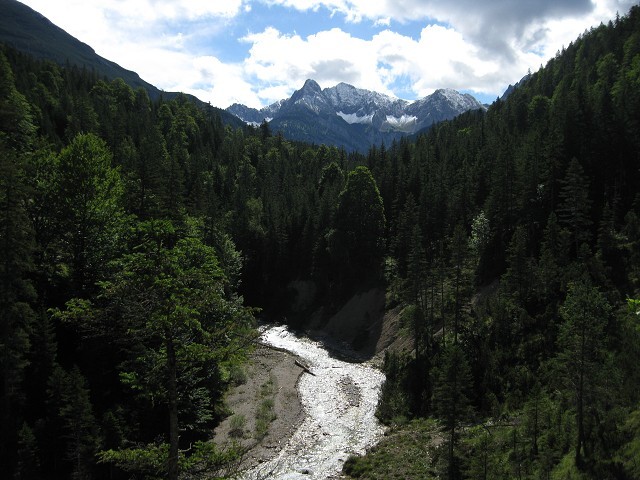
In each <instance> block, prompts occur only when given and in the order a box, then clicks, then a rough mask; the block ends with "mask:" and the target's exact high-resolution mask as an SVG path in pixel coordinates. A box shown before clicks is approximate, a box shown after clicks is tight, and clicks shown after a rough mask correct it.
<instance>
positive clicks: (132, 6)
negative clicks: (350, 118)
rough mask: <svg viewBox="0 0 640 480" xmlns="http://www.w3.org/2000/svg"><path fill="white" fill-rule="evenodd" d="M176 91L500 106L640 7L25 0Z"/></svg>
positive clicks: (511, 2)
mask: <svg viewBox="0 0 640 480" xmlns="http://www.w3.org/2000/svg"><path fill="white" fill-rule="evenodd" d="M22 1H23V3H25V4H27V5H29V6H30V7H31V8H33V9H34V10H36V11H38V12H40V13H42V14H43V15H44V16H46V17H47V18H49V19H50V20H51V21H52V22H53V23H55V24H56V25H58V26H60V27H61V28H63V29H65V30H66V31H67V32H69V33H70V34H72V35H73V36H75V37H76V38H78V39H79V40H81V41H83V42H85V43H87V44H89V45H91V46H92V47H93V48H94V49H95V50H96V52H97V53H98V54H100V55H102V56H103V57H105V58H108V59H109V60H113V61H115V62H116V63H118V64H120V65H121V66H123V67H125V68H127V69H129V70H134V71H136V72H138V73H139V74H140V76H141V77H142V78H143V79H145V80H146V81H148V82H150V83H152V84H154V85H156V86H157V87H159V88H161V89H164V90H167V91H184V92H188V93H192V94H194V95H196V96H197V97H199V98H200V99H202V100H204V101H208V102H210V103H211V104H212V105H215V106H219V107H222V108H226V107H228V106H229V105H231V104H232V103H235V102H238V103H243V104H245V105H248V106H252V107H260V106H264V105H268V104H270V103H273V102H274V101H277V100H280V99H282V98H286V97H288V96H290V95H291V94H292V93H293V91H295V90H297V89H299V88H300V87H302V85H303V83H304V81H305V80H306V79H307V78H313V79H314V80H316V81H317V82H318V83H319V84H320V85H321V86H322V87H323V88H325V87H331V86H333V85H335V84H337V83H339V82H346V83H350V84H352V85H354V86H356V87H359V88H366V89H369V90H375V91H378V92H382V93H386V94H389V95H394V96H397V97H400V98H404V99H407V100H414V99H417V98H422V97H424V96H425V95H428V94H430V93H432V92H433V91H434V90H436V89H438V88H455V89H457V90H461V91H464V92H468V93H472V94H473V95H475V96H476V97H477V98H478V99H480V100H482V101H484V102H491V101H492V100H494V99H495V98H496V97H497V96H499V95H501V94H502V92H503V91H504V89H505V88H506V87H507V86H508V85H509V84H510V83H515V82H517V81H518V80H519V79H520V78H521V77H522V76H523V75H525V74H526V73H527V71H528V70H529V69H531V70H532V71H535V70H537V69H538V68H539V67H540V65H543V64H545V63H546V62H547V60H548V59H549V58H551V57H553V56H554V55H555V53H556V52H557V51H558V50H559V49H561V48H562V46H564V45H568V44H569V42H571V41H572V40H574V39H575V38H576V37H577V36H578V35H579V34H580V33H582V32H584V31H585V30H586V29H589V28H590V27H592V26H597V25H598V24H599V23H600V22H607V21H609V20H610V19H613V18H615V15H616V12H619V13H620V14H621V15H623V14H625V13H626V12H627V11H628V10H629V8H630V7H631V5H633V4H634V3H636V2H635V1H633V0H483V1H482V2H480V1H478V0H22Z"/></svg>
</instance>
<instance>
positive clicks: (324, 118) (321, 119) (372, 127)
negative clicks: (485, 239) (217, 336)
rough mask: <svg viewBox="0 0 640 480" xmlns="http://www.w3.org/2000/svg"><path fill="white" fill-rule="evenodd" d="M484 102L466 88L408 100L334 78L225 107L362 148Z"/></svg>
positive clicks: (291, 133)
mask: <svg viewBox="0 0 640 480" xmlns="http://www.w3.org/2000/svg"><path fill="white" fill-rule="evenodd" d="M481 108H485V107H484V106H483V105H482V104H481V103H480V102H478V101H477V100H476V99H475V98H473V97H472V96H471V95H469V94H462V93H460V92H457V91H456V90H451V89H441V90H436V91H435V92H434V93H433V94H431V95H429V96H427V97H424V98H422V99H420V100H416V101H414V102H409V101H407V100H401V99H398V98H392V97H389V96H387V95H384V94H381V93H377V92H372V91H369V90H364V89H360V88H356V87H354V86H352V85H348V84H346V83H339V84H338V85H336V86H334V87H330V88H325V89H322V88H320V85H318V83H317V82H315V81H314V80H307V81H306V82H305V84H304V86H303V87H302V88H301V89H300V90H297V91H296V92H294V93H293V95H292V96H291V97H290V98H289V99H285V100H280V101H279V102H276V103H274V104H271V105H269V106H268V107H264V108H262V109H260V110H257V109H255V108H249V107H246V106H244V105H240V104H237V103H236V104H234V105H232V106H230V107H229V108H227V111H228V112H230V113H232V114H234V115H236V116H237V117H238V118H240V119H241V120H243V121H244V122H245V123H248V124H250V125H259V124H261V123H262V122H263V121H265V120H266V121H267V122H269V123H270V126H271V129H272V130H273V131H282V132H283V133H284V134H285V136H287V137H288V138H290V139H292V140H302V141H307V142H313V143H326V144H333V145H337V146H341V147H345V148H346V149H349V150H359V151H365V150H366V149H367V148H369V146H370V145H372V144H379V143H381V142H382V141H384V142H390V141H392V140H393V139H397V138H400V137H401V136H402V135H407V134H412V133H416V132H417V131H419V130H422V129H424V128H427V127H430V126H431V125H433V124H434V123H437V122H440V121H443V120H449V119H451V118H453V117H455V116H457V115H459V114H461V113H463V112H466V111H467V110H475V109H481Z"/></svg>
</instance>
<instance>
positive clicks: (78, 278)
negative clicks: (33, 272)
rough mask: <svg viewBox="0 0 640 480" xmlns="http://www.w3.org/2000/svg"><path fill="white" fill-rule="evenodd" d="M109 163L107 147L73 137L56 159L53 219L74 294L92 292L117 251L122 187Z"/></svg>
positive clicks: (88, 137) (95, 140)
mask: <svg viewBox="0 0 640 480" xmlns="http://www.w3.org/2000/svg"><path fill="white" fill-rule="evenodd" d="M111 162H112V156H111V153H110V151H109V149H108V148H107V146H106V144H105V143H104V142H103V141H102V140H100V139H99V138H98V137H96V136H95V135H93V134H85V135H79V136H77V137H75V138H74V139H73V140H72V142H71V144H70V145H69V146H68V147H66V148H64V149H63V150H62V152H61V153H60V155H59V157H58V169H57V172H56V178H55V185H56V199H57V202H58V203H57V209H56V214H57V215H56V216H57V222H58V227H59V228H60V231H61V233H62V239H61V240H62V250H63V252H64V254H65V259H66V260H67V261H68V262H69V265H70V267H71V274H72V280H73V286H74V289H75V291H76V293H82V292H86V291H87V289H91V288H93V285H94V283H95V282H96V281H97V280H98V279H99V278H100V273H101V271H103V269H104V267H105V265H106V263H107V262H108V261H109V260H110V259H112V258H113V257H114V256H115V254H116V252H117V248H118V245H117V242H118V233H117V229H118V228H120V226H121V225H122V223H123V220H124V217H123V216H122V204H121V202H122V194H123V186H122V181H121V179H120V174H119V172H118V170H117V169H115V168H113V167H112V165H111Z"/></svg>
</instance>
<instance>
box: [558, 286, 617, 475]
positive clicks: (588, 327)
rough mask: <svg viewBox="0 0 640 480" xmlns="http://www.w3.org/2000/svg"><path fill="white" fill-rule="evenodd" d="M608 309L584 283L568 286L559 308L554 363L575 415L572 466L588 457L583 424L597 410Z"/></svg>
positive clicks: (602, 298) (585, 423) (601, 298)
mask: <svg viewBox="0 0 640 480" xmlns="http://www.w3.org/2000/svg"><path fill="white" fill-rule="evenodd" d="M609 312H610V307H609V304H608V303H607V301H606V300H605V298H604V297H603V295H602V294H601V293H600V292H599V291H598V289H596V288H595V287H593V286H591V285H589V284H588V283H586V282H585V281H581V282H578V283H572V284H570V285H569V291H568V293H567V298H566V299H565V301H564V303H563V304H562V306H561V308H560V315H561V316H562V320H563V323H562V324H561V326H560V334H559V337H558V342H559V345H560V348H561V350H560V353H559V355H558V360H559V362H560V365H561V367H562V372H563V375H564V378H565V381H566V384H565V385H566V388H567V391H568V393H570V395H571V401H572V403H573V405H574V407H575V415H576V431H577V437H576V446H575V456H576V464H577V465H582V460H583V459H584V458H587V459H588V458H589V457H590V456H591V454H592V452H590V451H589V450H588V442H587V432H586V425H587V423H589V422H591V421H592V415H593V412H595V411H596V409H597V408H598V397H599V385H600V384H601V383H602V381H603V378H602V372H603V364H604V361H605V345H606V338H605V327H606V326H607V323H608V316H609Z"/></svg>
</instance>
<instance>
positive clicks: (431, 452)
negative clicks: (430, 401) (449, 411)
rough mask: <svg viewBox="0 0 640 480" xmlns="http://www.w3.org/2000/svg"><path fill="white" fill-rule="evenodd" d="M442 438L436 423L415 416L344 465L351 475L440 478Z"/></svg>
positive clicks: (372, 477) (350, 458)
mask: <svg viewBox="0 0 640 480" xmlns="http://www.w3.org/2000/svg"><path fill="white" fill-rule="evenodd" d="M441 442H442V438H441V434H440V432H439V431H438V426H437V424H436V423H434V422H433V421H430V420H413V421H412V422H411V423H409V424H408V425H405V426H400V427H395V428H392V430H391V431H390V432H388V434H387V435H386V436H385V438H384V439H383V440H381V441H380V443H379V444H378V445H376V446H375V447H373V448H372V449H371V451H370V452H369V453H368V454H367V455H366V456H364V457H357V456H351V457H349V458H348V459H347V461H346V462H345V464H344V467H343V473H345V474H347V475H349V477H350V478H361V479H371V480H373V479H404V478H421V479H425V480H429V479H434V478H439V476H438V475H437V471H436V466H435V465H436V463H437V461H438V455H439V453H438V446H439V445H440V444H441Z"/></svg>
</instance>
